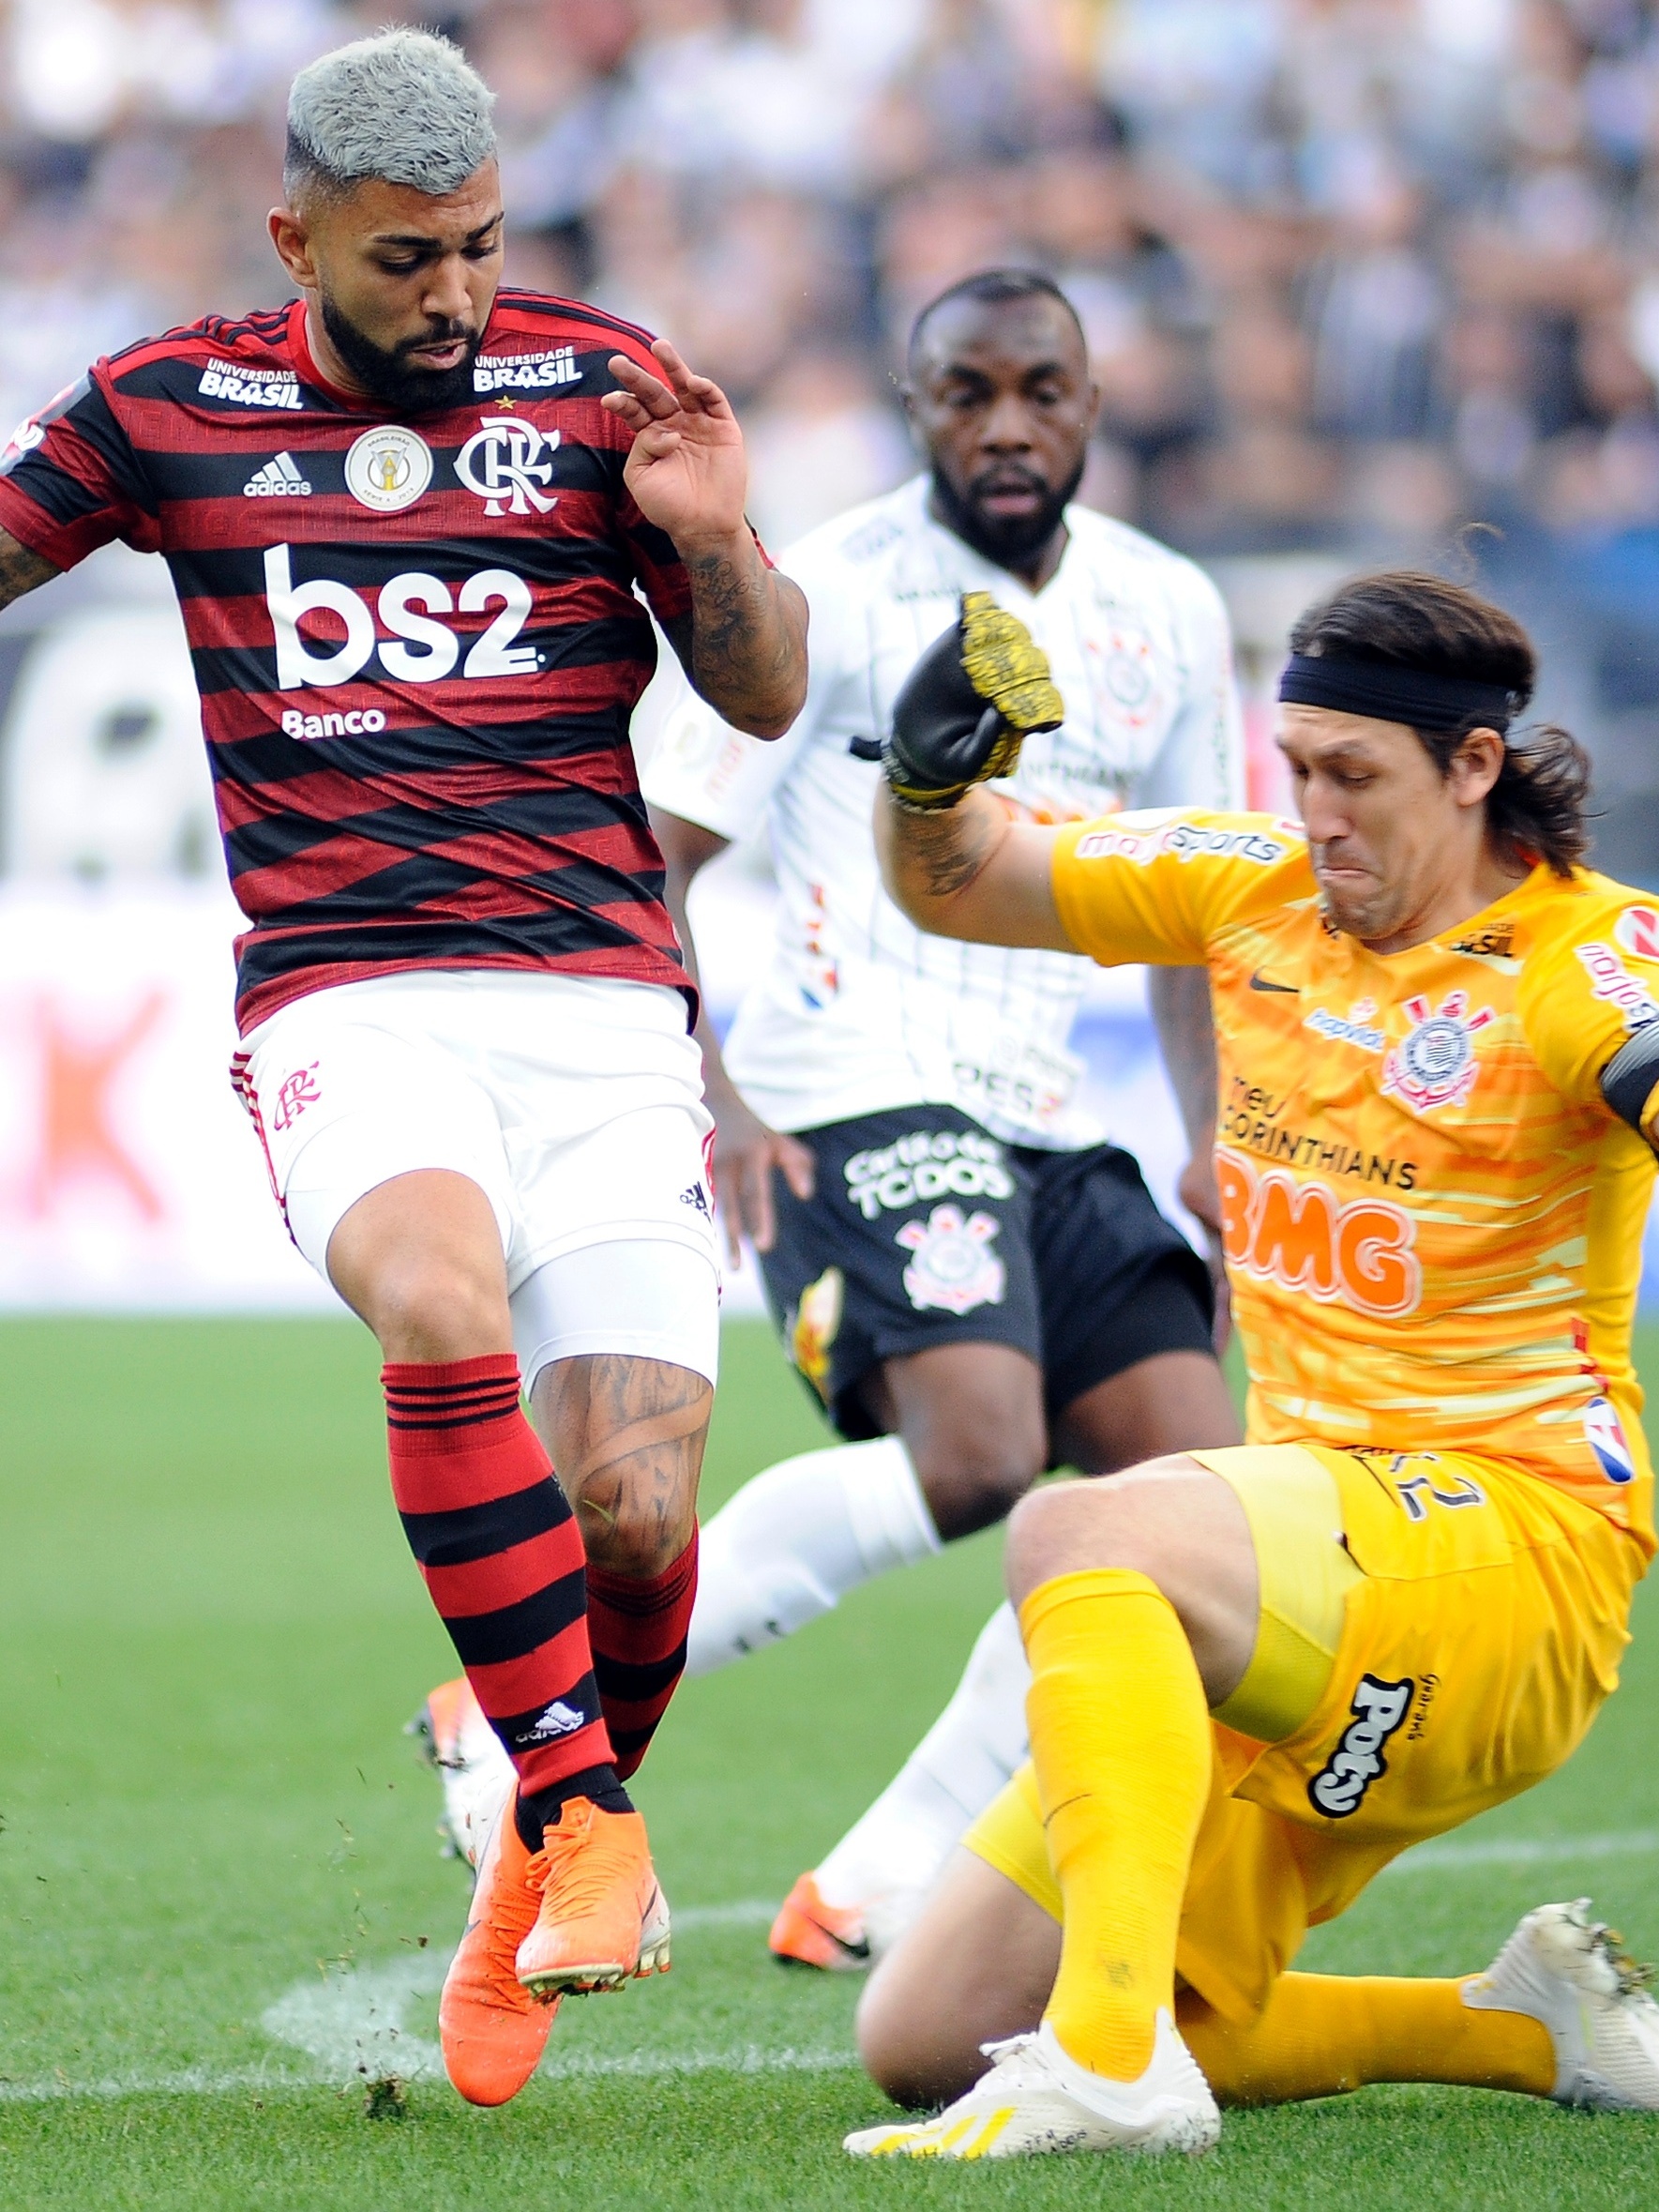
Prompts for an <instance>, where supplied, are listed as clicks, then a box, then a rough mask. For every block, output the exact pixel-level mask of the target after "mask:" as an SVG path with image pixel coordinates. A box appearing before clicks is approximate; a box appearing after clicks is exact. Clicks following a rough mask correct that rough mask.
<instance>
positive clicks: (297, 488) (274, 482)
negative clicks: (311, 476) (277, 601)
mask: <svg viewBox="0 0 1659 2212" xmlns="http://www.w3.org/2000/svg"><path fill="white" fill-rule="evenodd" d="M242 496H243V498H244V499H309V497H310V496H311V487H310V486H309V484H308V483H307V481H306V479H305V478H304V477H302V476H301V475H300V473H299V471H298V469H297V468H295V466H294V456H293V454H292V453H279V454H278V456H277V458H276V460H275V461H267V462H265V464H264V468H256V469H255V470H254V472H253V474H252V476H250V477H249V479H248V481H247V483H245V484H244V485H243V487H242Z"/></svg>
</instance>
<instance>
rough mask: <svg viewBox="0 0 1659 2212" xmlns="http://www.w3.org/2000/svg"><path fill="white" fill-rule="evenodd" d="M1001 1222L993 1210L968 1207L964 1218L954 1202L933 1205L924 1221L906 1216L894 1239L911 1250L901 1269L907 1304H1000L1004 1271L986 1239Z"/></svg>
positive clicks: (955, 1307)
mask: <svg viewBox="0 0 1659 2212" xmlns="http://www.w3.org/2000/svg"><path fill="white" fill-rule="evenodd" d="M1001 1227H1002V1223H1001V1222H1000V1221H999V1220H997V1218H996V1216H995V1215H994V1214H984V1213H973V1214H970V1215H969V1216H968V1218H967V1220H963V1219H962V1209H961V1207H960V1206H959V1205H936V1206H935V1207H934V1209H933V1211H932V1212H931V1213H930V1214H929V1215H928V1221H927V1225H926V1227H924V1226H923V1224H922V1223H921V1222H920V1221H906V1223H905V1224H904V1226H903V1228H902V1229H900V1230H899V1231H898V1233H897V1236H896V1237H895V1239H894V1241H895V1242H896V1243H897V1244H901V1245H903V1246H904V1248H905V1250H907V1251H909V1252H912V1253H913V1254H914V1257H913V1258H912V1261H911V1264H910V1265H909V1266H908V1267H907V1268H906V1269H905V1271H904V1287H905V1290H906V1292H907V1293H908V1295H909V1297H910V1302H911V1304H912V1306H914V1307H915V1308H916V1309H917V1311H921V1310H922V1309H923V1308H924V1307H928V1306H935V1307H939V1308H942V1309H943V1311H945V1312H946V1313H971V1312H972V1311H973V1309H974V1307H975V1306H1000V1305H1001V1304H1002V1302H1003V1289H1004V1288H1005V1286H1006V1284H1007V1280H1008V1273H1007V1269H1006V1268H1005V1267H1004V1266H1003V1263H1002V1261H1001V1260H1000V1259H998V1257H997V1255H996V1253H995V1252H993V1251H992V1250H991V1249H990V1245H991V1239H992V1237H993V1236H995V1235H996V1234H997V1232H998V1231H999V1230H1000V1229H1001Z"/></svg>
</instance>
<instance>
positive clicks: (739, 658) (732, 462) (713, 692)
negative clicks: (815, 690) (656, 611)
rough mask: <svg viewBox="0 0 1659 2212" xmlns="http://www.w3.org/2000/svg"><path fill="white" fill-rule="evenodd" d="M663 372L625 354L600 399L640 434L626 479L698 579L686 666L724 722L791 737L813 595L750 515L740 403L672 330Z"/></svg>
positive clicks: (685, 626) (681, 625)
mask: <svg viewBox="0 0 1659 2212" xmlns="http://www.w3.org/2000/svg"><path fill="white" fill-rule="evenodd" d="M651 351H652V354H653V356H655V358H656V363H657V366H658V367H659V368H660V370H661V371H662V374H661V376H653V375H652V374H651V372H650V371H648V370H646V369H644V368H641V365H640V363H639V362H637V361H632V360H630V359H629V358H628V356H627V355H626V354H615V355H613V356H611V374H612V376H614V378H615V379H616V383H617V386H618V388H617V389H616V390H615V391H612V392H607V393H606V394H605V397H604V399H603V400H602V401H600V404H601V405H602V406H603V407H605V408H607V409H608V410H609V411H610V412H611V414H612V415H616V416H619V417H621V418H622V420H623V421H624V422H625V423H626V425H627V427H628V428H629V430H631V431H632V432H633V433H634V442H633V446H632V447H631V448H630V450H629V453H628V457H627V462H626V467H625V469H624V472H623V475H624V480H625V482H626V485H627V487H628V490H629V491H630V492H632V493H633V495H634V500H635V503H636V505H637V506H638V508H639V509H640V512H641V514H642V515H643V516H644V517H645V519H646V521H647V522H650V523H656V526H657V528H658V529H659V530H666V531H667V533H668V535H669V536H670V538H672V539H673V542H674V547H675V550H676V551H677V552H678V553H679V555H680V558H681V559H682V560H683V561H684V562H685V564H686V571H687V573H688V575H689V576H690V579H691V612H690V614H688V615H686V616H684V617H682V618H681V619H680V620H679V621H677V622H672V623H671V624H670V625H669V626H668V629H669V637H670V639H671V642H672V644H673V648H674V651H675V652H676V653H677V654H678V655H679V657H680V660H681V662H682V664H683V666H684V667H685V670H686V674H687V675H688V676H689V677H690V678H691V681H692V683H693V684H694V685H695V687H696V689H697V690H698V692H699V693H700V695H701V697H702V698H704V699H706V700H707V701H708V703H709V705H711V706H712V707H713V708H714V709H715V711H716V714H718V715H719V716H720V717H721V718H722V720H725V721H728V722H731V724H732V726H733V727H734V728H735V729H739V730H745V731H747V733H748V735H750V736H751V737H781V736H782V735H783V734H784V732H785V731H786V730H787V729H788V728H789V726H790V724H791V723H792V721H793V720H794V719H795V717H796V715H798V714H799V713H800V711H801V707H802V705H803V703H804V701H805V699H806V697H807V602H806V600H805V598H803V597H802V596H801V591H800V587H799V586H798V585H797V584H794V583H791V581H790V580H789V578H788V577H787V576H779V575H778V573H777V570H776V569H774V568H767V566H766V564H765V562H764V561H763V560H762V558H761V551H760V548H759V547H758V546H757V545H756V543H755V540H754V535H753V533H752V532H751V531H750V529H749V526H748V524H747V522H746V521H745V520H744V501H745V498H746V497H747V490H748V464H747V460H746V459H745V456H744V450H743V432H741V431H740V430H739V429H738V427H737V417H736V416H735V415H733V414H732V412H731V402H730V401H728V400H727V398H726V395H725V393H724V392H722V391H721V389H720V387H719V386H718V385H716V384H712V383H711V382H710V381H709V379H708V378H707V377H706V376H694V375H693V374H692V372H691V371H690V370H689V369H687V368H686V364H685V362H684V361H682V360H681V358H680V356H679V355H678V354H677V353H675V351H674V349H673V347H672V346H671V345H670V344H669V342H668V341H667V340H666V339H661V338H659V339H658V340H657V341H656V343H655V344H654V345H653V347H652V349H651Z"/></svg>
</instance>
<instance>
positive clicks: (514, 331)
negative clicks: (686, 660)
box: [0, 291, 690, 1029]
mask: <svg viewBox="0 0 1659 2212" xmlns="http://www.w3.org/2000/svg"><path fill="white" fill-rule="evenodd" d="M648 347H649V341H648V340H647V338H646V336H645V334H644V333H643V332H641V331H640V330H637V329H635V328H634V327H633V326H631V325H629V324H626V323H619V322H616V321H614V320H612V319H611V317H610V316H608V315H605V314H601V313H600V312H598V311H596V309H593V308H588V307H582V306H579V305H575V304H573V303H572V302H570V301H567V300H561V299H551V298H547V297H544V296H542V295H537V294H535V293H528V292H517V291H503V292H502V293H501V294H500V295H498V296H497V299H496V302H495V306H494V309H493V311H492V312H491V314H490V321H489V324H488V326H487V327H486V331H485V336H484V341H483V344H482V347H481V349H480V351H479V354H478V356H477V360H476V363H475V370H474V376H473V383H474V392H473V397H472V399H471V401H470V402H469V403H468V404H467V405H466V406H464V407H457V408H455V409H454V410H453V411H451V412H445V413H437V414H429V415H421V416H418V417H393V416H391V415H389V414H388V413H387V411H386V410H385V408H384V407H383V406H380V405H378V404H377V403H375V402H372V401H359V400H355V399H353V398H351V397H350V396H348V395H346V394H344V393H342V392H339V391H338V390H336V389H335V388H334V387H333V386H330V385H328V384H327V383H326V382H325V381H324V378H323V376H322V375H321V373H320V372H319V371H318V369H317V367H316V364H315V362H314V361H313V360H312V358H311V356H310V354H309V349H308V346H307V341H306V317H305V308H304V304H303V302H299V301H296V302H295V303H294V305H293V306H292V307H288V308H284V309H278V310H275V311H271V312H269V313H260V314H252V315H249V316H248V317H246V318H245V319H244V320H242V321H230V320H227V319H226V318H224V317H222V316H215V315H210V316H208V317H206V318H205V319H204V321H203V322H201V323H197V324H193V325H191V326H189V328H188V329H181V330H173V331H170V332H169V333H168V334H167V335H166V336H165V337H162V338H158V339H153V340H149V341H144V342H143V343H141V344H138V345H134V346H130V347H128V349H127V351H126V352H124V353H120V354H116V355H114V356H113V357H111V358H108V359H105V360H100V361H99V362H98V363H97V365H96V366H95V367H94V368H93V369H92V370H91V371H89V372H88V374H87V375H86V376H85V377H84V378H83V380H82V381H81V382H80V383H79V384H77V385H74V386H71V387H70V388H69V389H68V391H66V392H64V393H62V394H60V395H59V397H58V398H57V399H56V400H55V401H53V403H52V405H51V406H49V407H47V408H45V409H43V410H42V412H41V413H40V414H39V415H38V416H36V417H33V418H32V419H31V420H30V421H28V422H26V423H24V424H23V426H22V427H21V428H20V429H19V431H18V432H16V433H14V435H13V438H12V441H11V443H10V445H9V446H8V447H7V448H6V451H5V453H4V454H3V455H0V527H3V528H5V529H6V530H8V531H9V532H10V533H11V535H12V536H13V537H14V538H17V539H18V540H19V541H20V542H21V543H22V544H23V545H25V546H28V547H30V548H31V549H32V550H33V551H34V552H36V553H39V554H41V555H42V556H43V557H44V558H45V559H46V560H48V561H50V562H52V563H53V566H54V567H57V568H69V567H71V566H72V565H73V564H74V563H75V562H76V561H79V560H81V559H83V557H84V556H85V555H86V554H87V553H91V552H92V551H93V550H94V549H95V548H96V547H98V546H99V545H102V544H104V543H106V542H107V541H108V540H109V539H111V538H124V539H125V540H126V541H127V543H128V545H131V546H135V547H137V548H138V549H139V550H140V551H141V552H144V553H160V554H161V555H162V556H163V558H164V559H165V560H166V561H167V564H168V566H169V568H171V570H172V572H173V583H174V585H175V586H176V588H177V591H178V596H179V600H180V603H181V605H182V607H183V611H184V618H185V629H186V633H187V635H188V638H189V645H190V652H191V656H192V659H193V660H194V663H195V673H196V682H197V686H198V688H199V689H200V692H201V696H202V719H203V728H204V735H205V737H206V741H207V748H208V754H209V758H210V761H211V764H212V769H213V778H214V785H215V791H216V795H217V800H218V806H219V826H220V828H221V831H222V833H223V837H224V844H225V853H226V856H227V859H228V861H229V866H230V872H231V881H232V885H233V887H234V891H235V894H236V898H237V901H238V902H239V904H240V905H241V907H242V910H243V912H244V913H245V914H246V915H247V917H248V918H249V922H250V924H251V925H252V926H251V928H250V929H249V931H248V932H247V933H246V934H245V935H244V936H242V937H241V938H240V939H239V940H238V942H237V961H238V976H237V1007H236V1012H237V1019H238V1021H239V1023H241V1025H242V1027H243V1028H244V1029H247V1028H249V1027H250V1026H251V1025H252V1024H253V1023H256V1022H259V1021H261V1020H263V1019H264V1016H266V1015H267V1014H270V1013H272V1012H274V1011H275V1009H276V1008H278V1007H279V1006H281V1005H283V1004H285V1003H286V1002H287V1001H288V1000H289V999H292V998H295V997H297V996H299V995H300V994H301V993H302V992H307V991H314V990H317V989H319V988H321V987H322V986H323V985H324V984H330V983H340V982H348V981H354V980H356V979H358V978H360V977H366V976H371V975H385V974H386V973H388V972H391V971H393V970H396V969H409V968H453V967H508V968H538V969H548V968H551V969H558V970H563V971H566V972H568V973H574V974H580V975H586V976H614V977H632V978H634V979H637V980H641V981H648V982H662V983H671V984H674V985H676V986H678V987H679V988H681V989H683V990H687V992H688V985H687V983H686V973H685V968H684V964H683V962H682V961H681V959H680V954H679V947H678V945H677V943H676V941H675V937H674V932H673V929H672V926H671V923H670V921H669V918H668V915H667V913H666V911H665V909H664V907H663V904H662V898H661V892H662V860H661V856H660V855H659V853H658V852H657V849H656V841H655V840H654V839H653V838H652V835H651V832H650V829H649V827H648V826H647V824H646V819H645V809H644V804H643V801H642V800H641V796H640V791H639V784H638V781H637V779H636V776H635V769H634V758H633V751H632V748H631V745H630V743H629V736H628V724H629V717H630V715H631V713H632V711H633V708H634V706H635V705H636V703H637V702H638V700H639V697H640V694H641V691H642V690H643V689H644V688H645V685H646V682H647V681H648V679H649V677H650V674H651V671H652V668H653V666H654V665H655V659H656V645H655V640H654V637H653V633H652V629H651V623H650V620H649V618H648V616H647V614H646V611H645V607H644V606H642V605H641V601H640V598H639V597H638V596H637V595H636V593H635V589H634V586H635V584H636V583H638V585H639V586H640V588H641V591H642V593H643V595H644V598H645V600H646V601H647V602H648V603H649V605H650V608H651V610H652V612H653V613H654V614H656V616H657V618H658V619H659V620H660V621H665V622H667V621H671V620H673V619H674V617H676V616H678V615H681V614H685V613H686V611H687V610H688V608H689V605H690V589H689V583H688V581H687V578H686V571H685V568H684V566H683V565H682V563H681V561H680V559H679V556H678V554H677V553H675V551H674V548H673V546H672V544H671V541H670V539H669V538H667V537H666V536H665V534H664V533H663V532H662V531H660V530H658V529H656V528H655V527H654V526H653V525H652V524H650V523H647V522H646V521H645V519H644V517H643V516H642V515H641V512H640V510H639V508H638V507H637V506H636V505H635V503H634V501H633V499H632V497H631V496H630V494H629V493H628V492H627V490H626V487H625V485H624V482H623V463H624V462H625V461H626V457H627V451H628V447H629V445H630V444H631V434H630V432H628V431H627V429H626V427H625V426H624V425H623V424H621V423H620V422H619V421H618V420H617V418H616V417H614V416H613V415H611V413H610V412H609V411H608V410H607V409H605V408H603V407H602V406H601V405H600V404H599V401H600V398H601V395H602V394H604V393H605V392H607V391H611V390H613V389H614V388H615V382H614V379H613V378H612V377H611V373H610V371H609V368H608V367H607V363H608V361H609V360H610V358H611V356H612V355H613V354H616V353H623V354H626V355H628V356H630V357H631V358H633V359H636V360H639V361H640V362H641V363H642V364H644V365H645V366H647V367H652V366H654V364H653V362H652V359H651V355H650V353H649V350H648Z"/></svg>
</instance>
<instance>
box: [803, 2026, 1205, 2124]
mask: <svg viewBox="0 0 1659 2212" xmlns="http://www.w3.org/2000/svg"><path fill="white" fill-rule="evenodd" d="M983 2049H984V2051H985V2054H986V2056H987V2057H988V2058H989V2059H990V2060H991V2061H992V2065H991V2068H990V2071H989V2072H988V2073H987V2074H982V2075H981V2076H980V2078H979V2080H978V2081H977V2082H975V2083H974V2084H973V2088H972V2089H970V2090H969V2091H968V2093H967V2094H966V2096H963V2097H958V2098H957V2101H956V2102H955V2104H947V2105H946V2106H945V2108H944V2110H943V2112H942V2113H941V2114H939V2115H938V2117H937V2118H935V2119H931V2120H917V2121H913V2122H912V2123H911V2124H910V2125H909V2126H907V2127H898V2128H891V2127H889V2128H864V2129H860V2130H859V2132H858V2133H857V2134H856V2135H849V2136H848V2137H847V2139H846V2141H845V2143H844V2144H843V2146H842V2147H843V2148H844V2149H846V2150H850V2151H851V2152H852V2155H853V2157H854V2158H856V2159H1029V2158H1033V2157H1034V2156H1036V2155H1037V2154H1038V2153H1039V2152H1044V2151H1111V2150H1116V2151H1136V2152H1142V2153H1146V2152H1154V2151H1187V2152H1193V2151H1207V2150H1212V2149H1214V2145H1215V2143H1216V2141H1217V2139H1218V2138H1219V2136H1220V2133H1221V2114H1220V2113H1219V2112H1217V2110H1216V2109H1215V2099H1214V2097H1212V2096H1211V2094H1210V2084H1209V2083H1208V2082H1206V2081H1205V2079H1204V2077H1203V2075H1202V2074H1201V2073H1200V2072H1199V2066H1198V2061H1197V2060H1196V2059H1195V2058H1194V2057H1193V2054H1192V2053H1191V2052H1190V2051H1189V2050H1188V2049H1187V2047H1186V2045H1185V2044H1184V2042H1183V2041H1182V2039H1181V2038H1180V2036H1179V2035H1178V2034H1177V2033H1176V2029H1175V2023H1174V2022H1173V2021H1172V2020H1171V2019H1170V2017H1169V2013H1168V2012H1166V2011H1163V2010H1162V2009H1160V2011H1159V2013H1158V2024H1157V2038H1156V2040H1155V2041H1154V2045H1153V2054H1152V2063H1151V2064H1150V2065H1149V2066H1148V2068H1147V2069H1146V2071H1145V2073H1143V2074H1142V2075H1141V2077H1140V2079H1139V2081H1138V2082H1109V2081H1107V2080H1106V2079H1105V2078H1104V2077H1103V2076H1101V2075H1099V2074H1092V2073H1090V2072H1089V2070H1088V2068H1086V2067H1080V2066H1078V2063H1077V2061H1076V2059H1074V2058H1069V2057H1067V2055H1066V2053H1064V2052H1063V2050H1062V2049H1061V2047H1060V2045H1059V2043H1058V2041H1057V2040H1056V2039H1055V2036H1054V2031H1053V2029H1052V2028H1051V2027H1049V2025H1048V2022H1047V2021H1045V2022H1044V2023H1043V2024H1042V2026H1041V2027H1040V2028H1038V2030H1037V2032H1036V2034H1035V2035H1034V2036H1010V2037H1009V2038H1008V2040H1007V2041H1006V2042H1005V2043H987V2044H985V2045H984V2046H983Z"/></svg>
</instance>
